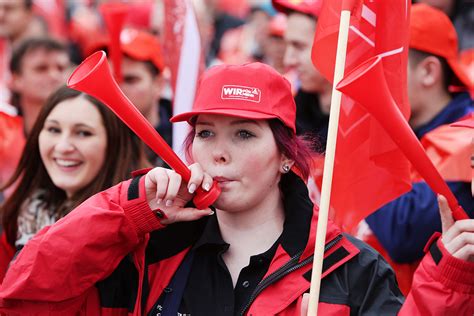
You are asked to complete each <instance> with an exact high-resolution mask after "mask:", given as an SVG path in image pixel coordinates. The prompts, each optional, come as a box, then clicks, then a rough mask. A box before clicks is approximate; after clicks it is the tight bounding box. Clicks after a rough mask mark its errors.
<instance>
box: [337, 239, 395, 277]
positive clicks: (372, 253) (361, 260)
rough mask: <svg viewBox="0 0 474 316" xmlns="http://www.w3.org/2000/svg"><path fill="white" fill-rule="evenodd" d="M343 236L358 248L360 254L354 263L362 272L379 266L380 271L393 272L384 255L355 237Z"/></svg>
mask: <svg viewBox="0 0 474 316" xmlns="http://www.w3.org/2000/svg"><path fill="white" fill-rule="evenodd" d="M343 235H344V237H345V238H347V239H348V240H349V241H350V242H351V243H352V244H353V245H354V246H356V247H357V249H359V251H360V252H359V255H358V256H357V260H356V261H355V262H353V263H355V264H357V265H359V266H360V269H361V270H365V269H367V268H369V269H372V268H373V267H374V266H378V267H379V269H383V270H390V271H392V268H391V267H390V265H389V264H388V263H387V261H385V259H384V258H383V257H382V255H381V254H380V253H379V252H377V250H375V249H374V248H372V247H371V246H369V245H368V244H367V243H365V242H363V241H362V240H360V239H358V238H356V237H354V236H351V235H349V234H347V233H343Z"/></svg>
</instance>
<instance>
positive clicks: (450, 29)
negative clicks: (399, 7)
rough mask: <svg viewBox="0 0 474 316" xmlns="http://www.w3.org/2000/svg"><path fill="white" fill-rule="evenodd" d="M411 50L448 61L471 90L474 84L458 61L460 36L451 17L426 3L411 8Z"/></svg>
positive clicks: (460, 79)
mask: <svg viewBox="0 0 474 316" xmlns="http://www.w3.org/2000/svg"><path fill="white" fill-rule="evenodd" d="M409 46H410V48H414V49H416V50H419V51H422V52H427V53H431V54H434V55H436V56H440V57H443V58H445V59H446V61H447V62H448V64H449V66H450V67H451V69H452V70H453V72H454V74H455V75H456V77H457V78H458V79H459V81H460V82H461V83H462V84H463V85H465V86H466V87H468V88H470V87H472V86H473V84H474V83H473V82H472V81H471V80H469V77H468V76H467V74H466V73H465V71H464V69H463V68H462V67H461V65H460V64H459V61H458V36H457V34H456V29H455V28H454V25H453V23H452V22H451V20H450V19H449V17H448V16H447V15H446V14H445V13H444V12H443V11H441V10H438V9H436V8H434V7H431V6H429V5H427V4H424V3H417V4H414V5H413V6H412V7H411V16H410V44H409Z"/></svg>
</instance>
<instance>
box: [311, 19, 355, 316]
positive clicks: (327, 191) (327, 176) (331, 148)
mask: <svg viewBox="0 0 474 316" xmlns="http://www.w3.org/2000/svg"><path fill="white" fill-rule="evenodd" d="M350 18H351V11H350V10H342V11H341V20H340V24H339V37H338V40H337V51H336V64H335V66H334V81H333V85H332V96H331V110H330V112H329V127H328V139H327V145H326V156H325V158H324V170H323V183H322V190H321V203H320V205H319V216H318V226H317V231H316V242H315V245H314V261H313V272H312V275H311V287H310V292H309V305H308V314H307V315H308V316H314V315H317V314H318V302H319V290H320V286H321V271H322V267H323V258H324V244H325V240H326V228H327V222H328V213H329V202H330V198H331V186H332V175H333V169H334V156H335V153H336V139H337V129H338V125H339V111H340V108H341V96H342V95H341V92H339V91H337V90H336V85H337V83H338V82H339V81H340V80H341V79H342V78H343V77H344V67H345V64H346V50H347V39H348V35H349V25H350Z"/></svg>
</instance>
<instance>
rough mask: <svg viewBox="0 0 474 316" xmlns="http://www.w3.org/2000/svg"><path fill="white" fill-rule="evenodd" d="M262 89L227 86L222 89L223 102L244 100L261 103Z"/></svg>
mask: <svg viewBox="0 0 474 316" xmlns="http://www.w3.org/2000/svg"><path fill="white" fill-rule="evenodd" d="M260 95H261V93H260V89H258V88H253V87H244V86H233V85H225V86H223V87H222V94H221V98H222V99H223V100H226V99H227V100H229V99H231V100H236V99H237V100H243V101H251V102H256V103H260Z"/></svg>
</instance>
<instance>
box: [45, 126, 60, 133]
mask: <svg viewBox="0 0 474 316" xmlns="http://www.w3.org/2000/svg"><path fill="white" fill-rule="evenodd" d="M46 130H47V131H48V132H50V133H53V134H58V133H61V130H60V129H59V128H57V127H53V126H50V127H47V128H46Z"/></svg>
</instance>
